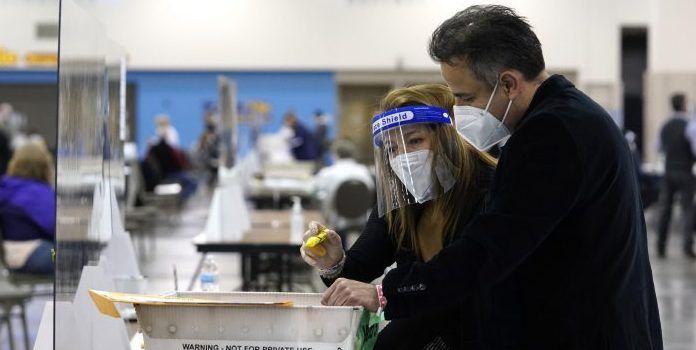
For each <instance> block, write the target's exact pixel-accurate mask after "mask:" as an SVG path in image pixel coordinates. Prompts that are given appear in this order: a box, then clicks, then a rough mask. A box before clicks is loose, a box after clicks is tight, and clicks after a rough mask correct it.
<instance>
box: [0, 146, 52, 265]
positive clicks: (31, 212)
mask: <svg viewBox="0 0 696 350" xmlns="http://www.w3.org/2000/svg"><path fill="white" fill-rule="evenodd" d="M53 182H54V181H53V160H52V159H51V155H50V154H49V152H48V150H47V149H46V148H45V147H43V146H41V145H39V144H35V143H28V144H26V145H24V146H22V147H20V148H19V149H18V150H17V151H15V153H14V155H13V156H12V159H11V160H10V164H9V167H8V172H7V175H6V176H4V177H3V178H2V179H0V229H2V235H3V238H4V248H5V255H6V256H5V260H6V261H7V265H8V268H10V269H11V270H15V271H18V272H26V273H39V274H50V273H53V271H54V267H53V263H52V262H51V249H53V248H54V246H55V234H56V201H55V200H56V193H55V191H54V190H53V188H52V187H51V185H50V184H52V183H53Z"/></svg>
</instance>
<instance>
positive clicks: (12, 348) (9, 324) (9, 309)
mask: <svg viewBox="0 0 696 350" xmlns="http://www.w3.org/2000/svg"><path fill="white" fill-rule="evenodd" d="M5 311H6V313H7V315H6V317H7V338H8V339H9V341H10V350H15V344H14V333H13V332H12V316H11V314H12V306H11V305H10V304H5Z"/></svg>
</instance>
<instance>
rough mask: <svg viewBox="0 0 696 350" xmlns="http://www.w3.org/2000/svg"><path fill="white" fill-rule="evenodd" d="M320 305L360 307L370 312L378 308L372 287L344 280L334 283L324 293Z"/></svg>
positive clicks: (373, 287) (374, 290)
mask: <svg viewBox="0 0 696 350" xmlns="http://www.w3.org/2000/svg"><path fill="white" fill-rule="evenodd" d="M321 303H322V305H327V306H362V307H364V308H365V309H367V310H369V311H372V312H376V311H377V309H378V308H379V299H378V298H377V289H376V288H375V286H374V285H372V284H369V283H363V282H358V281H354V280H349V279H345V278H339V279H337V280H336V281H334V283H333V284H332V285H331V287H329V289H327V290H326V292H324V296H323V297H322V298H321Z"/></svg>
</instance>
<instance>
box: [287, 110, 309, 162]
mask: <svg viewBox="0 0 696 350" xmlns="http://www.w3.org/2000/svg"><path fill="white" fill-rule="evenodd" d="M283 125H284V126H285V127H287V128H288V129H290V130H292V132H293V134H292V138H291V141H290V146H291V150H292V155H293V156H294V157H295V160H316V159H317V144H316V140H315V139H314V135H312V133H311V132H309V130H307V128H306V127H305V126H304V125H302V123H301V122H300V121H299V120H298V119H297V115H295V113H294V112H288V113H285V117H284V119H283Z"/></svg>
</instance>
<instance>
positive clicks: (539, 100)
mask: <svg viewBox="0 0 696 350" xmlns="http://www.w3.org/2000/svg"><path fill="white" fill-rule="evenodd" d="M571 87H574V85H573V83H571V82H570V81H568V79H566V78H565V77H564V76H562V75H559V74H554V75H552V76H550V77H548V78H547V79H546V80H544V82H542V83H541V85H539V88H538V89H537V91H536V92H535V93H534V97H533V98H532V102H530V103H529V107H528V108H527V111H526V112H525V113H524V116H523V117H522V120H520V123H519V124H518V125H517V128H516V129H519V128H520V127H521V126H522V125H523V124H524V122H525V121H526V120H527V119H528V118H527V116H529V115H530V114H534V112H535V110H536V109H537V108H538V107H539V106H540V105H542V104H543V103H544V101H546V100H548V99H550V98H553V97H554V96H556V95H557V94H558V93H560V92H561V91H563V90H565V89H567V88H571Z"/></svg>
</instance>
